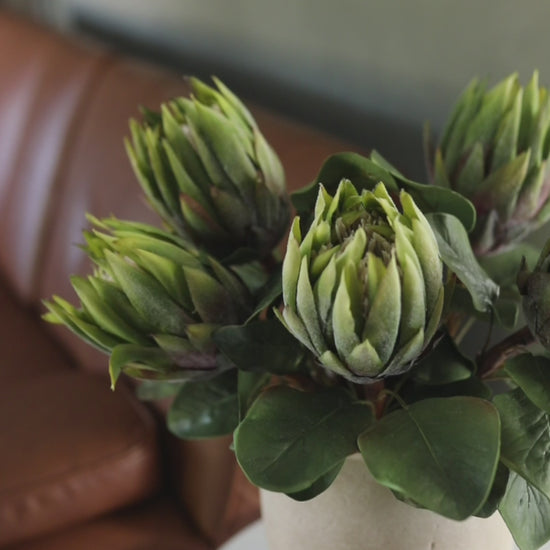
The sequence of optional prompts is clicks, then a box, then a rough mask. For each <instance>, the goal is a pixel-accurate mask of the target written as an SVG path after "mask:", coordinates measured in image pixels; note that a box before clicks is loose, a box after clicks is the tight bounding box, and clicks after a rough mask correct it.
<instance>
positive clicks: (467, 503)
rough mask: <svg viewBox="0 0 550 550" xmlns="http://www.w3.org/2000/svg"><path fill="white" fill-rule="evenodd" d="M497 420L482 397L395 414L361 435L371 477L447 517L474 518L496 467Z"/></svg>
mask: <svg viewBox="0 0 550 550" xmlns="http://www.w3.org/2000/svg"><path fill="white" fill-rule="evenodd" d="M499 447H500V422H499V416H498V412H497V410H496V408H495V407H494V406H493V405H492V404H491V403H489V402H488V401H485V400H483V399H477V398H474V397H450V398H434V399H426V400H424V401H419V402H417V403H414V404H412V405H410V406H408V407H406V408H405V409H401V410H398V411H395V412H393V413H391V414H389V415H387V416H385V417H383V418H382V419H381V420H380V421H379V422H377V423H376V424H374V426H372V427H371V428H370V429H368V430H367V431H365V432H364V433H363V434H361V436H360V437H359V448H360V450H361V454H362V455H363V458H364V460H365V462H366V463H367V466H368V467H369V470H370V471H371V473H372V475H373V477H374V478H375V479H376V480H377V481H378V482H379V483H381V484H382V485H385V486H386V487H388V488H390V489H392V490H394V491H397V492H398V493H400V494H401V495H403V496H404V497H405V498H407V499H410V500H412V501H414V502H416V503H417V504H418V505H420V506H422V507H424V508H427V509H429V510H432V511H434V512H436V513H438V514H441V515H443V516H446V517H449V518H451V519H456V520H462V519H465V518H467V517H469V516H471V515H472V514H475V513H476V512H477V510H478V509H480V508H481V506H482V505H483V503H484V502H485V500H486V499H487V497H488V495H489V492H490V489H491V486H492V484H493V479H494V476H495V472H496V469H497V464H498V458H499Z"/></svg>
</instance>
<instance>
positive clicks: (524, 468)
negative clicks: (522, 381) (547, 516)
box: [494, 388, 550, 498]
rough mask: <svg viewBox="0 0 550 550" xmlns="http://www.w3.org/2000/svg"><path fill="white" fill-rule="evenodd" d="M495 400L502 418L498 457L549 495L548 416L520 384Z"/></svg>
mask: <svg viewBox="0 0 550 550" xmlns="http://www.w3.org/2000/svg"><path fill="white" fill-rule="evenodd" d="M494 403H495V405H496V406H497V408H498V411H499V413H500V418H501V421H502V450H501V460H502V461H503V462H504V464H506V466H508V467H509V468H510V469H511V470H513V471H515V472H516V473H518V474H519V475H520V476H522V477H523V478H525V479H526V480H527V481H528V482H529V483H531V484H532V485H534V486H535V487H536V488H537V489H538V490H539V491H541V492H543V493H544V494H545V495H546V496H547V497H549V498H550V461H549V460H548V457H549V456H550V416H549V415H548V413H546V412H544V411H543V410H541V409H539V408H538V407H537V406H536V405H535V404H534V403H533V402H532V401H531V400H530V399H529V398H528V397H527V396H526V395H525V393H524V392H523V391H522V390H521V388H517V389H515V390H514V391H512V392H509V393H505V394H501V395H497V396H496V397H495V398H494Z"/></svg>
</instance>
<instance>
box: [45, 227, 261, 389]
mask: <svg viewBox="0 0 550 550" xmlns="http://www.w3.org/2000/svg"><path fill="white" fill-rule="evenodd" d="M92 221H93V222H94V225H95V227H96V229H95V230H94V231H93V232H88V233H85V237H86V241H87V245H86V247H85V248H86V251H87V253H88V255H89V256H90V257H91V258H92V260H93V261H94V262H95V264H96V270H95V272H94V274H93V275H91V276H89V277H87V278H83V277H76V276H75V277H72V279H71V282H72V285H73V287H74V289H75V291H76V293H77V295H78V297H79V299H80V302H81V307H80V308H79V309H77V308H76V307H74V306H73V305H71V304H70V303H68V302H67V301H65V300H63V299H62V298H60V297H58V296H54V298H53V300H52V301H51V302H46V307H47V308H48V309H49V311H50V313H49V314H48V315H46V319H47V320H49V321H52V322H55V323H61V324H64V325H66V326H67V327H68V328H69V329H71V330H72V331H73V332H75V333H76V334H77V335H78V336H80V337H81V338H82V339H84V340H85V341H87V342H88V343H89V344H91V345H93V346H95V347H97V348H99V349H101V350H102V351H104V352H106V353H109V354H111V365H110V368H111V377H112V379H113V383H114V382H115V380H116V378H117V377H118V374H119V373H120V371H121V369H124V371H125V372H127V373H128V374H130V375H132V376H136V377H138V378H154V379H172V378H174V379H178V378H187V377H194V376H197V375H201V374H208V373H211V372H212V371H216V370H218V369H219V364H218V356H217V353H216V349H215V347H214V345H213V342H212V340H211V335H212V332H213V331H214V330H215V329H216V328H218V327H219V326H220V325H223V324H234V323H240V322H242V321H243V320H244V319H245V318H246V317H247V315H248V314H249V313H250V308H251V304H250V295H249V292H248V290H247V288H246V287H245V286H244V284H243V283H242V282H241V280H240V279H239V278H238V277H237V276H236V275H235V274H234V273H233V272H231V271H230V270H229V269H227V268H225V267H223V266H222V265H221V264H219V263H218V262H217V261H216V260H214V259H213V258H212V257H210V256H208V255H205V254H204V253H199V252H198V251H196V250H194V249H193V248H191V247H189V245H187V244H186V243H185V241H183V240H182V239H180V238H179V237H177V236H174V235H172V234H169V233H166V232H163V231H161V230H158V229H156V228H154V227H151V226H147V225H144V224H138V223H132V222H124V221H119V220H116V219H114V218H112V219H109V220H103V221H99V220H94V219H92Z"/></svg>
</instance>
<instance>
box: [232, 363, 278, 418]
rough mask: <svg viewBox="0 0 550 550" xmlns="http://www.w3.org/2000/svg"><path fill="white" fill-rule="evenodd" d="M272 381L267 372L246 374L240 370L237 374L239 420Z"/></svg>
mask: <svg viewBox="0 0 550 550" xmlns="http://www.w3.org/2000/svg"><path fill="white" fill-rule="evenodd" d="M270 380H271V376H270V374H269V373H267V372H261V371H260V372H246V371H243V370H240V371H239V372H238V374H237V382H238V397H239V420H242V419H243V418H244V417H245V416H246V413H247V412H248V409H249V408H250V406H251V405H252V403H253V402H254V399H256V397H258V395H260V392H261V391H262V390H263V389H264V387H265V386H266V385H267V384H268V383H269V381H270Z"/></svg>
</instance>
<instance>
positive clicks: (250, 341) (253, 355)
mask: <svg viewBox="0 0 550 550" xmlns="http://www.w3.org/2000/svg"><path fill="white" fill-rule="evenodd" d="M213 339H214V342H215V344H216V346H217V347H218V349H219V350H220V351H221V352H222V353H223V354H224V355H225V356H226V357H227V358H228V359H230V360H231V361H233V363H235V365H237V367H238V368H239V369H242V370H246V371H261V372H271V373H273V374H288V373H291V372H296V370H297V369H298V366H299V364H300V361H301V360H302V357H303V353H304V350H303V348H302V346H301V345H300V343H299V342H298V340H296V339H295V338H294V337H293V336H292V335H291V334H290V333H289V332H288V330H287V329H286V328H285V327H284V326H283V325H282V324H281V323H280V322H279V321H278V320H277V319H268V320H266V321H252V322H250V323H249V324H248V325H242V326H237V325H235V326H227V327H222V328H220V329H219V330H217V331H216V332H215V333H214V335H213Z"/></svg>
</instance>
